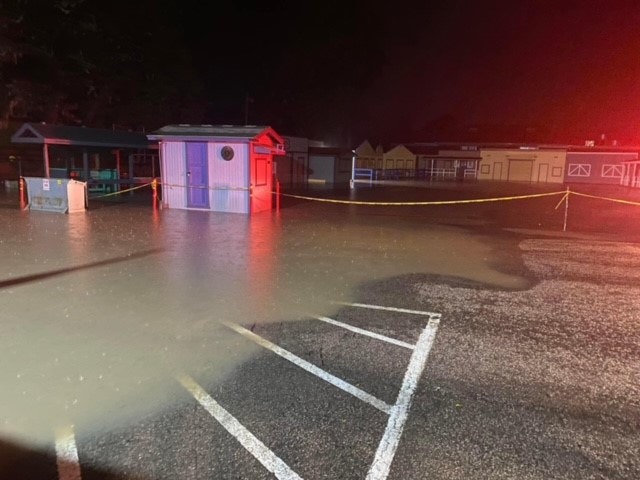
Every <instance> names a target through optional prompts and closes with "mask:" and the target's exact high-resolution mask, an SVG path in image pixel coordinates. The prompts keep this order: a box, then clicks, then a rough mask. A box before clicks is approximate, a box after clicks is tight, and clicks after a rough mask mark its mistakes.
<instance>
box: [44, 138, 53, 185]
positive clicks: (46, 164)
mask: <svg viewBox="0 0 640 480" xmlns="http://www.w3.org/2000/svg"><path fill="white" fill-rule="evenodd" d="M42 157H43V159H44V176H45V178H50V177H51V171H50V166H49V144H48V143H46V142H45V143H44V144H43V145H42Z"/></svg>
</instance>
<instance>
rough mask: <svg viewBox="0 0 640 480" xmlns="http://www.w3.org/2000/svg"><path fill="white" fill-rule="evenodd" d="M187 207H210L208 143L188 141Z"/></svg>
mask: <svg viewBox="0 0 640 480" xmlns="http://www.w3.org/2000/svg"><path fill="white" fill-rule="evenodd" d="M186 146H187V207H193V208H209V164H208V161H207V144H206V143H199V142H186Z"/></svg>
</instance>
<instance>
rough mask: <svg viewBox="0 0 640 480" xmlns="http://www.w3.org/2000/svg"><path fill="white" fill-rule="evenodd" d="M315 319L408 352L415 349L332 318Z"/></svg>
mask: <svg viewBox="0 0 640 480" xmlns="http://www.w3.org/2000/svg"><path fill="white" fill-rule="evenodd" d="M315 318H317V319H318V320H320V321H322V322H326V323H330V324H331V325H336V326H338V327H341V328H344V329H346V330H350V331H352V332H355V333H359V334H360V335H366V336H367V337H371V338H376V339H378V340H382V341H383V342H387V343H392V344H393V345H398V346H400V347H404V348H408V349H409V350H413V349H415V348H416V346H415V345H411V344H410V343H407V342H403V341H402V340H396V339H395V338H391V337H387V336H385V335H381V334H379V333H375V332H370V331H369V330H364V329H362V328H358V327H354V326H353V325H349V324H348V323H342V322H339V321H337V320H334V319H333V318H329V317H315Z"/></svg>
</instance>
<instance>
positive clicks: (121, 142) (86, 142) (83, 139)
mask: <svg viewBox="0 0 640 480" xmlns="http://www.w3.org/2000/svg"><path fill="white" fill-rule="evenodd" d="M11 142H12V143H31V144H45V143H46V144H51V145H77V146H83V147H110V148H118V147H119V148H149V147H150V142H149V140H148V139H147V137H146V135H145V134H144V133H139V132H126V131H122V130H109V129H106V128H88V127H70V126H67V125H52V124H48V123H25V124H23V125H22V126H21V127H20V128H19V129H18V130H17V131H16V133H14V134H13V135H12V136H11Z"/></svg>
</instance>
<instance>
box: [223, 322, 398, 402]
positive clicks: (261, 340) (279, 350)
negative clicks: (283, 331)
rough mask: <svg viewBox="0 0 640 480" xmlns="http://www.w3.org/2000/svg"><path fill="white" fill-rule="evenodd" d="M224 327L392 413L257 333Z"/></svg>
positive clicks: (368, 396)
mask: <svg viewBox="0 0 640 480" xmlns="http://www.w3.org/2000/svg"><path fill="white" fill-rule="evenodd" d="M222 323H223V325H226V326H227V327H229V328H231V329H232V330H235V331H236V332H238V333H239V334H240V335H242V336H244V337H245V338H247V339H249V340H251V341H253V342H255V343H257V344H258V345H260V346H262V347H264V348H266V349H268V350H270V351H272V352H273V353H275V354H276V355H279V356H281V357H282V358H284V359H286V360H289V361H290V362H291V363H293V364H295V365H297V366H298V367H300V368H302V369H304V370H306V371H307V372H309V373H311V374H313V375H315V376H317V377H319V378H321V379H322V380H324V381H325V382H328V383H330V384H331V385H333V386H335V387H338V388H339V389H341V390H343V391H345V392H347V393H350V394H351V395H353V396H354V397H356V398H358V399H360V400H362V401H363V402H366V403H368V404H369V405H372V406H374V407H375V408H377V409H378V410H380V411H382V412H384V413H386V414H387V415H388V414H389V413H390V411H391V405H389V404H387V403H385V402H383V401H382V400H380V399H379V398H376V397H374V396H373V395H371V394H369V393H367V392H365V391H364V390H360V389H359V388H358V387H356V386H354V385H351V384H350V383H348V382H345V381H344V380H342V379H340V378H338V377H335V376H333V375H331V374H330V373H328V372H326V371H324V370H322V369H321V368H319V367H316V366H315V365H314V364H312V363H309V362H307V361H306V360H303V359H302V358H300V357H298V356H296V355H294V354H293V353H291V352H289V351H287V350H285V349H284V348H281V347H279V346H278V345H276V344H274V343H271V342H270V341H269V340H266V339H264V338H262V337H260V336H258V335H256V334H255V333H253V332H251V331H249V330H247V329H246V328H243V327H241V326H240V325H236V324H233V323H227V322H222Z"/></svg>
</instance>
